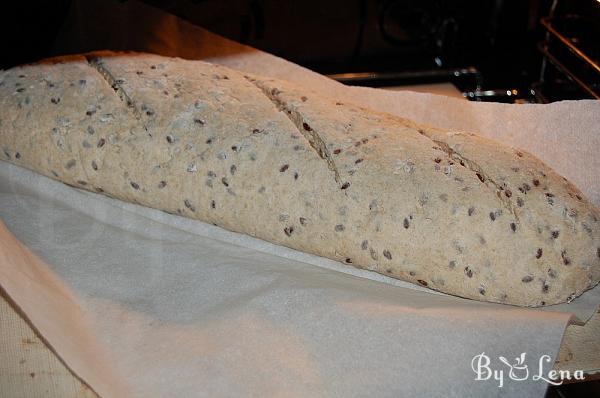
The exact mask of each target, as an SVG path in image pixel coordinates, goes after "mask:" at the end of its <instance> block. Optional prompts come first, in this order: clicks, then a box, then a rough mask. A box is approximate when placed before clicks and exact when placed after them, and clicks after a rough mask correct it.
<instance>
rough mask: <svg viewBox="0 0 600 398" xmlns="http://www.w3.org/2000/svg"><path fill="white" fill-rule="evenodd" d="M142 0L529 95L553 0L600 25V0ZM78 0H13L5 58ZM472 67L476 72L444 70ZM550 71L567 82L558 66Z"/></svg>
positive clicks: (329, 57)
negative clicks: (456, 74) (542, 21)
mask: <svg viewBox="0 0 600 398" xmlns="http://www.w3.org/2000/svg"><path fill="white" fill-rule="evenodd" d="M107 1H117V0H107ZM125 1H127V0H125ZM121 2H123V1H121ZM144 2H145V3H146V4H150V5H153V6H155V7H158V8H161V9H163V10H165V11H166V12H170V13H173V14H175V15H178V16H180V17H182V18H184V19H186V20H188V21H190V22H192V23H194V24H197V25H200V26H203V27H205V28H207V29H209V30H211V31H213V32H215V33H219V34H221V35H223V36H226V37H228V38H231V39H233V40H236V41H239V42H242V43H246V44H249V45H251V46H254V47H257V48H260V49H262V50H265V51H268V52H271V53H273V54H276V55H279V56H281V57H284V58H286V59H288V60H290V61H293V62H296V63H298V64H301V65H304V66H307V67H309V68H311V69H313V70H315V71H318V72H321V73H324V74H339V73H348V72H394V73H400V76H399V77H398V78H397V79H396V81H395V82H392V83H395V84H418V83H431V82H435V81H450V82H452V83H454V84H455V85H456V86H457V87H458V88H459V89H460V90H462V91H469V90H500V91H506V90H512V89H517V90H519V92H520V93H525V96H527V93H528V92H529V91H531V88H532V87H537V88H536V89H540V87H539V85H538V86H536V84H537V83H539V81H540V72H541V65H542V58H543V57H542V54H541V53H540V51H539V50H538V48H537V45H538V43H540V42H541V41H543V40H544V38H545V30H544V29H543V27H542V26H541V25H540V18H541V17H543V16H546V15H548V14H549V13H550V9H551V7H552V4H553V3H556V9H557V10H558V12H559V13H561V14H563V15H566V14H570V13H577V14H583V15H586V17H588V18H592V19H595V21H596V22H597V24H598V25H600V3H599V2H597V1H595V0H571V1H569V0H564V1H554V0H519V1H517V0H506V1H502V0H454V1H441V0H304V1H277V0H174V1H160V0H145V1H144ZM70 4H71V1H70V0H54V1H21V2H18V3H15V2H13V6H14V7H15V8H14V9H13V10H10V11H8V10H5V11H4V12H2V14H1V17H0V29H1V30H2V37H3V40H2V41H1V44H0V46H2V47H3V48H1V50H2V51H0V67H2V68H7V67H10V66H13V65H16V64H20V63H24V62H31V61H35V60H37V59H40V58H43V57H45V56H48V55H51V49H52V45H53V42H54V39H55V37H56V35H57V33H58V31H59V30H60V28H61V25H62V23H63V22H64V20H65V17H66V16H67V14H68V10H69V7H70ZM594 39H595V40H598V36H596V37H595V38H594ZM597 46H600V45H597ZM469 67H470V68H473V69H472V70H475V71H477V73H475V74H470V75H469V74H467V75H466V76H461V77H452V75H451V74H450V77H448V76H447V75H446V74H445V73H446V72H452V71H453V70H455V69H460V68H469ZM552 78H553V79H558V80H561V79H562V80H565V81H566V83H567V84H568V83H569V82H568V79H565V78H564V76H561V75H560V74H555V75H554V76H552ZM592 78H593V79H594V77H592ZM548 80H550V79H548ZM565 81H562V83H565ZM355 83H356V82H355ZM384 83H386V84H387V82H384ZM356 84H365V85H381V84H382V82H381V81H379V82H378V81H368V82H364V81H363V82H358V83H356ZM561 95H562V97H561ZM564 98H590V95H589V94H586V93H585V92H581V91H578V90H577V89H576V88H571V91H570V92H567V93H566V94H565V93H562V94H560V93H559V94H557V97H556V98H554V99H564ZM538 102H540V101H538Z"/></svg>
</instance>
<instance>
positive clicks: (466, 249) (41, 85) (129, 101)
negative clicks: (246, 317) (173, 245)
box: [0, 52, 600, 306]
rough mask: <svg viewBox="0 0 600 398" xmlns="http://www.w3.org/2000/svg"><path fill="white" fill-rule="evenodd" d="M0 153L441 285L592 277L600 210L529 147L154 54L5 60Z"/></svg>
mask: <svg viewBox="0 0 600 398" xmlns="http://www.w3.org/2000/svg"><path fill="white" fill-rule="evenodd" d="M0 149H1V153H0V158H2V159H3V160H7V161H9V162H12V163H14V164H17V165H20V166H23V167H26V168H29V169H32V170H35V171H37V172H39V173H41V174H44V175H46V176H48V177H51V178H54V179H57V180H60V181H63V182H64V183H66V184H69V185H72V186H75V187H78V188H81V189H86V190H90V191H93V192H98V193H101V194H104V195H108V196H111V197H114V198H118V199H121V200H125V201H129V202H134V203H139V204H142V205H145V206H149V207H153V208H157V209H161V210H164V211H167V212H169V213H173V214H179V215H182V216H186V217H191V218H195V219H198V220H202V221H205V222H210V223H213V224H216V225H219V226H222V227H224V228H227V229H229V230H233V231H237V232H242V233H245V234H249V235H252V236H255V237H258V238H261V239H265V240H268V241H271V242H274V243H278V244H282V245H285V246H289V247H292V248H295V249H298V250H302V251H306V252H309V253H314V254H317V255H321V256H324V257H328V258H331V259H335V260H338V261H341V262H344V263H346V264H349V265H352V266H356V267H360V268H365V269H369V270H372V271H375V272H379V273H382V274H385V275H389V276H392V277H395V278H398V279H403V280H406V281H410V282H413V283H416V284H420V285H422V286H426V287H428V288H431V289H435V290H438V291H441V292H445V293H449V294H453V295H457V296H461V297H466V298H471V299H476V300H482V301H491V302H498V303H506V304H515V305H523V306H542V305H550V304H555V303H561V302H565V301H568V300H570V299H572V298H573V297H576V296H578V295H580V294H581V293H582V292H584V291H585V290H587V289H589V288H591V287H593V286H595V285H596V284H597V283H598V281H599V280H600V221H599V220H600V213H599V212H598V210H597V209H596V208H595V207H594V206H593V205H592V204H591V203H590V202H589V201H588V200H587V199H586V198H585V197H584V196H583V195H582V193H581V192H580V191H579V190H578V189H577V188H576V187H574V186H573V185H572V184H570V183H569V182H568V181H566V180H565V179H564V178H563V177H561V176H559V175H558V174H557V173H555V172H554V171H553V170H551V169H550V168H549V167H548V166H546V165H545V164H543V163H542V162H541V161H540V160H538V159H536V158H535V157H533V156H532V155H530V154H528V153H526V152H524V151H519V150H515V149H513V148H510V147H507V146H503V145H501V144H499V143H497V142H493V141H490V140H487V139H484V138H482V137H479V136H476V135H473V134H469V133H464V132H456V131H452V132H447V131H443V130H439V129H436V128H432V127H428V126H421V125H418V124H415V123H413V122H411V121H409V120H405V119H401V118H397V117H394V116H391V115H388V114H383V113H379V112H375V111H372V110H368V109H364V108H361V107H358V106H354V105H352V104H346V103H342V102H339V101H336V100H335V99H329V98H326V97H323V96H321V95H319V94H317V93H314V92H311V91H308V90H305V89H303V88H301V87H298V86H295V85H293V84H291V83H288V82H283V81H278V80H273V79H268V78H262V77H260V76H250V75H244V74H242V73H240V72H237V71H234V70H231V69H228V68H225V67H221V66H217V65H212V64H207V63H204V62H200V61H186V60H181V59H177V58H166V57H161V56H156V55H150V54H137V53H127V54H122V53H121V54H115V53H108V52H102V53H93V54H86V55H82V56H69V57H61V58H56V59H51V60H45V61H42V62H40V63H38V64H34V65H26V66H22V67H17V68H13V69H10V70H7V71H4V72H0Z"/></svg>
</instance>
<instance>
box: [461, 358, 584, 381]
mask: <svg viewBox="0 0 600 398" xmlns="http://www.w3.org/2000/svg"><path fill="white" fill-rule="evenodd" d="M525 357H526V353H524V352H523V353H521V355H519V356H518V357H516V358H515V360H514V362H513V363H510V362H509V361H508V359H506V358H505V357H503V356H499V357H498V361H499V362H500V363H499V364H498V365H501V366H502V368H495V367H494V366H493V365H496V364H492V360H491V358H490V357H489V356H487V355H486V354H485V352H482V353H481V354H478V355H475V356H474V357H473V359H472V360H471V369H473V372H475V380H490V379H493V380H496V381H497V382H498V387H500V388H501V387H503V386H504V379H505V377H506V373H505V370H506V371H508V378H509V379H510V380H514V381H522V380H528V379H529V376H531V380H533V381H537V380H543V381H545V382H547V383H549V384H552V385H554V386H559V385H561V384H562V383H563V381H564V380H573V379H574V380H583V379H584V376H583V370H576V371H574V372H572V373H571V371H569V370H559V371H557V370H554V369H550V370H549V371H547V372H546V370H545V367H548V364H549V363H550V361H551V358H550V355H542V356H541V357H540V359H539V361H538V362H537V366H538V367H537V369H533V368H532V372H531V374H530V372H529V366H528V365H527V363H525ZM551 365H552V364H550V366H549V367H551ZM534 370H537V372H534Z"/></svg>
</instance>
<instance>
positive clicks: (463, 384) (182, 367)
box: [0, 1, 600, 397]
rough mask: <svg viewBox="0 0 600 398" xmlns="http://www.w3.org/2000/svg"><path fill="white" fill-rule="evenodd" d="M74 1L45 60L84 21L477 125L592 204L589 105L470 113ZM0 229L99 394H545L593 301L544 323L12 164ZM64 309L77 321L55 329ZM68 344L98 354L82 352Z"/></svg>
mask: <svg viewBox="0 0 600 398" xmlns="http://www.w3.org/2000/svg"><path fill="white" fill-rule="evenodd" d="M91 3H94V2H91ZM108 3H111V2H106V4H108ZM74 4H75V5H74V9H73V15H72V16H71V19H70V20H69V21H68V23H67V24H66V27H65V32H64V35H63V38H62V39H61V40H62V42H59V43H58V44H57V48H61V46H62V48H63V49H70V50H72V51H73V52H77V51H86V50H91V49H93V48H78V47H77V46H78V44H77V40H78V37H82V36H78V35H75V34H69V32H70V30H72V31H71V33H72V32H73V31H78V30H79V31H80V33H81V31H82V30H85V29H86V28H87V29H91V28H89V27H83V26H80V25H78V22H77V21H80V20H81V18H85V17H86V15H85V14H86V13H89V14H90V16H91V15H93V16H94V20H95V21H96V23H97V25H98V26H95V27H94V29H96V30H100V33H98V31H96V34H97V35H98V37H105V38H107V39H106V40H113V41H112V42H100V44H98V47H97V48H113V49H125V48H126V49H135V50H146V51H153V52H157V53H162V54H165V55H179V56H184V57H187V58H203V59H209V60H211V61H212V62H219V63H222V64H226V65H229V66H232V67H236V68H239V69H241V70H247V71H250V72H254V73H260V74H263V75H271V76H275V77H280V78H285V79H288V80H292V81H295V82H297V83H300V84H304V85H305V86H306V87H309V88H311V89H315V90H324V91H326V94H327V95H334V96H336V97H337V98H339V99H342V100H345V101H353V102H358V103H361V104H364V105H368V106H370V107H373V108H376V109H380V110H385V111H388V112H391V113H395V114H398V115H400V116H403V117H409V118H412V119H414V120H418V121H421V122H427V123H430V124H434V125H437V126H440V127H448V128H456V129H466V130H470V131H478V132H480V133H481V134H484V135H489V136H494V137H497V138H499V139H501V140H504V141H505V142H508V143H510V144H513V145H515V146H519V147H521V148H524V149H527V150H529V151H531V152H532V153H534V154H536V155H537V156H539V157H541V158H542V159H543V160H545V161H546V162H547V163H548V164H550V165H551V166H552V167H554V168H555V169H556V170H557V171H559V172H560V173H562V174H563V175H565V176H567V177H569V178H570V179H572V181H573V182H574V183H575V184H576V185H578V186H579V187H580V189H582V190H583V191H584V192H585V193H586V194H587V195H588V196H589V197H590V198H591V199H592V200H593V201H594V202H595V203H596V204H599V203H600V183H599V181H598V180H597V178H598V177H597V172H598V170H600V164H599V163H598V162H600V160H598V159H596V156H595V154H594V150H595V149H599V148H600V138H599V135H598V134H596V133H597V129H598V126H599V125H600V120H599V118H600V107H599V105H598V103H596V102H592V101H577V102H566V103H559V104H552V105H543V106H538V105H532V106H523V105H519V106H513V105H498V104H474V103H467V102H463V101H460V100H452V99H447V98H445V97H437V96H431V95H426V94H417V93H398V92H393V93H390V92H384V91H382V90H372V89H365V88H348V87H344V86H341V85H339V84H337V83H335V82H333V81H330V80H328V79H326V78H324V77H322V76H319V75H316V74H314V73H312V72H310V71H308V70H306V69H303V68H301V67H299V66H296V65H293V64H290V63H289V62H286V61H284V60H282V59H280V58H277V57H273V56H271V55H269V54H265V53H262V52H259V51H256V50H252V49H250V48H248V47H244V46H241V45H239V44H236V43H232V42H230V41H227V40H225V39H222V38H219V37H218V36H214V35H211V34H210V33H208V32H206V31H203V30H201V29H198V28H196V27H193V26H191V25H189V24H187V23H185V22H183V21H181V20H178V19H177V18H174V17H172V16H168V15H165V14H162V13H160V12H158V11H157V10H154V9H152V8H150V7H147V6H143V5H141V4H139V3H136V2H134V1H130V2H126V3H124V4H111V6H110V7H118V10H117V11H115V9H114V8H113V9H110V7H109V6H105V5H102V4H95V5H94V6H82V5H81V4H79V2H74ZM109 15H111V17H110V18H111V19H110V23H111V24H119V23H120V24H121V25H118V26H119V27H120V28H122V30H123V32H122V33H123V34H122V36H120V37H119V40H120V42H117V41H115V40H116V39H115V38H112V39H111V37H110V34H109V32H108V30H107V32H104V33H103V32H102V27H103V26H108V25H109V20H108V19H107V18H109V17H108V16H109ZM103 18H105V19H103ZM134 19H135V20H137V22H138V23H136V24H135V25H133V24H131V23H130V21H131V20H134ZM87 21H90V19H87ZM142 22H145V23H142ZM132 26H135V27H136V29H135V32H131V31H132V30H133V29H132ZM112 27H114V25H113V26H112ZM140 29H141V30H142V31H141V32H140ZM88 33H89V32H88ZM129 33H131V34H129ZM149 38H155V39H156V40H151V39H149ZM142 39H143V40H142ZM136 40H137V42H136ZM87 42H88V43H89V40H88V41H87ZM558 143H560V145H557V144H558ZM0 217H1V218H2V220H3V221H4V223H5V224H6V226H7V227H8V230H10V231H11V232H12V233H13V234H14V235H15V236H16V237H17V238H18V239H19V240H20V241H21V242H23V243H24V244H25V245H26V246H27V247H28V248H29V249H31V250H32V251H33V252H34V253H35V254H37V255H38V256H39V257H40V258H41V259H42V260H44V262H45V264H44V263H43V262H39V261H37V262H35V266H32V268H31V269H44V272H40V273H31V272H24V269H26V268H25V267H24V266H23V265H22V264H23V263H22V262H19V261H17V260H15V257H14V254H15V253H16V251H14V250H13V251H10V245H4V246H0V249H1V250H4V251H3V252H0V267H1V268H0V285H1V286H2V287H3V288H4V289H5V290H6V291H7V293H8V294H9V295H10V297H11V298H12V299H13V300H14V301H15V302H16V303H17V304H19V303H29V305H27V306H26V308H27V309H26V310H25V312H26V314H27V315H28V317H29V319H30V320H31V321H32V323H33V324H34V325H36V326H37V327H38V330H39V331H40V333H41V334H42V335H43V336H44V337H45V338H46V340H47V341H48V342H49V343H50V344H51V345H52V346H53V347H54V349H55V350H56V351H57V353H58V354H59V355H60V356H61V357H62V358H63V359H64V360H65V362H66V363H67V365H69V366H71V368H72V369H73V370H74V371H75V372H76V373H77V374H78V375H79V376H81V377H82V378H83V379H84V380H85V381H87V382H88V383H90V385H91V387H92V388H94V389H95V390H96V391H97V392H98V393H99V394H100V395H101V396H103V397H113V396H123V395H124V394H126V395H131V396H140V397H142V396H143V397H165V396H181V397H188V396H189V397H196V396H211V397H212V396H227V397H229V396H336V397H338V396H339V397H342V396H343V397H346V396H349V397H352V396H357V397H358V396H366V395H368V396H377V397H379V396H381V397H386V396H390V397H392V396H394V397H395V396H424V397H425V396H427V397H435V396H481V397H485V396H540V397H541V396H543V394H544V391H545V388H546V384H545V383H544V382H543V381H540V380H538V381H534V380H532V376H533V375H534V374H537V373H538V370H539V360H540V358H542V356H543V355H548V357H549V361H548V362H544V363H543V365H544V366H545V368H544V369H543V371H546V372H547V371H548V370H549V368H550V367H551V366H552V365H551V364H552V363H553V360H554V358H555V356H556V353H557V351H558V348H559V346H560V342H561V339H562V334H563V331H564V328H565V326H566V324H567V323H568V321H569V319H570V318H571V314H572V313H575V314H576V315H577V316H579V317H580V318H582V319H587V317H589V315H591V313H592V311H593V310H594V309H595V307H596V306H597V305H598V303H600V292H599V290H598V288H596V289H594V290H592V291H590V292H588V293H586V294H585V295H584V296H582V297H581V298H579V299H577V300H576V301H575V302H574V303H572V304H571V305H569V306H566V305H564V306H555V307H550V308H549V309H546V310H545V311H540V310H531V309H522V308H517V307H511V306H502V305H494V304H486V303H479V302H474V301H470V300H463V299H459V298H455V297H449V296H445V295H439V294H432V293H430V292H429V291H424V289H421V288H418V287H413V286H412V285H407V284H404V283H403V282H399V281H395V280H392V279H390V278H386V277H384V276H380V275H377V274H374V273H370V272H367V271H360V270H354V269H353V268H350V267H347V266H344V265H342V264H338V263H336V262H333V261H330V260H326V259H322V258H318V257H315V256H311V255H308V254H305V253H299V252H296V251H293V250H291V249H287V248H283V247H280V246H275V245H272V244H269V243H267V242H263V241H258V240H255V239H252V238H249V237H247V236H243V235H239V234H234V233H231V232H228V231H224V230H222V229H219V228H217V227H214V226H211V225H207V224H203V223H200V222H197V221H193V220H188V219H184V218H181V217H177V216H173V215H168V214H165V213H162V212H159V211H156V210H152V209H147V208H143V207H140V206H136V205H132V204H126V203H122V202H120V201H116V200H112V199H109V198H106V197H103V196H99V195H95V194H91V193H87V192H83V191H79V190H76V189H74V188H70V187H67V186H65V185H62V184H60V183H58V182H55V181H52V180H49V179H47V178H45V177H41V176H39V175H36V174H35V173H32V172H29V171H27V170H24V169H21V168H18V167H15V166H11V165H8V164H6V163H0ZM5 236H6V241H9V237H10V235H8V232H6V235H5ZM3 241H4V240H3ZM21 249H23V248H21ZM23 250H24V249H23ZM29 260H31V258H29ZM38 274H39V275H46V274H48V275H52V276H53V278H56V279H57V280H58V281H59V282H60V286H61V289H64V291H65V292H67V293H68V294H67V293H65V294H62V293H60V294H58V296H60V297H62V299H64V300H63V301H64V302H63V304H60V301H57V302H56V303H55V302H48V300H46V301H47V302H46V303H45V304H44V306H42V305H39V306H36V305H35V303H36V301H35V300H38V302H40V300H44V298H45V297H53V296H56V295H57V293H56V291H57V288H56V286H57V285H56V284H49V283H46V282H45V281H46V279H47V278H45V277H40V276H39V275H38ZM9 278H10V280H9ZM33 280H35V281H36V283H35V289H36V291H38V292H39V294H36V295H32V294H31V291H30V286H31V281H33ZM8 282H10V283H8ZM32 297H34V299H32ZM65 303H70V304H69V305H67V304H65ZM574 304H575V305H574ZM22 308H25V306H22ZM74 309H76V311H75V310H74ZM61 310H62V311H63V312H67V313H69V314H72V317H71V318H72V320H73V322H74V324H76V325H78V326H77V327H66V328H63V329H61V328H60V325H61V323H60V322H61V321H60V320H59V319H58V318H57V316H56V314H59V313H61ZM63 325H64V323H63ZM72 341H91V342H93V344H94V345H93V346H94V347H96V348H95V349H94V350H91V349H90V350H81V349H78V348H77V346H73V344H69V342H72ZM482 352H485V353H486V354H487V355H488V356H489V357H490V358H491V361H492V362H491V364H490V366H491V367H492V368H494V369H498V370H504V371H505V373H508V368H507V367H506V366H504V365H503V364H502V363H501V362H500V361H499V360H498V356H504V357H506V358H508V359H509V360H511V362H514V361H513V360H512V359H513V358H516V357H518V356H519V355H520V354H521V353H522V352H525V353H526V355H527V364H528V365H529V366H530V372H531V374H530V377H529V378H528V379H527V380H524V381H512V380H510V379H509V378H508V375H507V374H505V375H504V378H505V380H504V385H503V386H502V387H498V385H499V381H496V380H487V381H476V380H474V378H475V373H474V372H473V371H472V369H471V360H472V358H473V356H474V355H476V354H480V353H482ZM98 369H103V370H106V369H111V371H110V372H108V371H102V372H100V371H98ZM124 391H126V393H124Z"/></svg>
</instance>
